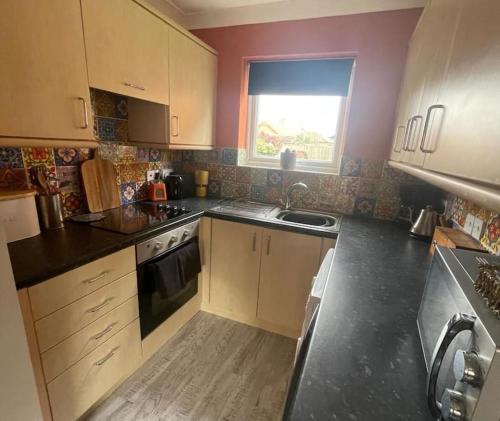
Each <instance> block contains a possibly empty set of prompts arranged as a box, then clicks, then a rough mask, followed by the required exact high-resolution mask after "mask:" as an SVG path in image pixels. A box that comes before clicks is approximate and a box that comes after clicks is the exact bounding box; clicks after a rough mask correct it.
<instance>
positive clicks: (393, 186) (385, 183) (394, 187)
mask: <svg viewBox="0 0 500 421" xmlns="http://www.w3.org/2000/svg"><path fill="white" fill-rule="evenodd" d="M399 190H400V184H399V183H398V182H397V181H391V180H381V182H380V183H378V186H377V199H386V200H395V199H398V198H399Z"/></svg>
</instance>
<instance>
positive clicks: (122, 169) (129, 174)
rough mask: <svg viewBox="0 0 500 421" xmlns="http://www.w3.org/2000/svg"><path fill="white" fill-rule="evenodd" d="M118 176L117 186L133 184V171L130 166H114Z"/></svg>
mask: <svg viewBox="0 0 500 421" xmlns="http://www.w3.org/2000/svg"><path fill="white" fill-rule="evenodd" d="M116 170H117V174H118V184H123V183H130V182H135V181H136V180H135V178H134V169H133V168H132V164H118V165H117V166H116Z"/></svg>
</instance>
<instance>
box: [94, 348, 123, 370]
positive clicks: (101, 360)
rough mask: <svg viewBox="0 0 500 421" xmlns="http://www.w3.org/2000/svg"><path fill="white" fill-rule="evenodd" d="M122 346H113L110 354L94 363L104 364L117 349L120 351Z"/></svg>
mask: <svg viewBox="0 0 500 421" xmlns="http://www.w3.org/2000/svg"><path fill="white" fill-rule="evenodd" d="M119 348H120V347H119V346H117V347H115V348H113V349H112V350H111V351H109V354H108V355H106V356H105V357H102V358H101V359H100V360H98V361H96V362H95V363H94V365H97V366H101V365H103V364H104V363H105V362H106V361H108V360H109V359H110V358H111V357H112V356H113V355H115V353H116V351H118V349H119Z"/></svg>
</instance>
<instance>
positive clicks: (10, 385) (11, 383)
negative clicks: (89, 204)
mask: <svg viewBox="0 0 500 421" xmlns="http://www.w3.org/2000/svg"><path fill="white" fill-rule="evenodd" d="M0 268H2V269H1V270H0V338H2V345H1V346H0V373H2V375H1V376H0V390H1V391H2V393H0V408H1V414H2V415H1V416H0V418H2V419H5V420H10V421H26V420H30V421H38V420H40V421H41V420H42V411H41V408H40V401H39V400H38V392H37V388H36V385H35V377H34V374H33V369H32V366H31V359H30V355H29V351H28V342H27V339H26V334H25V333H24V324H23V319H22V315H21V309H20V307H19V301H18V299H17V292H16V286H15V283H14V276H13V275H12V267H11V265H10V258H9V253H8V251H7V241H6V238H5V233H4V228H3V226H2V223H0Z"/></svg>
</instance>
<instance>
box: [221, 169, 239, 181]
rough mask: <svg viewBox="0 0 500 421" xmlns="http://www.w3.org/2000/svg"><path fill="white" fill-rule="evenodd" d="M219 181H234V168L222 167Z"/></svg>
mask: <svg viewBox="0 0 500 421" xmlns="http://www.w3.org/2000/svg"><path fill="white" fill-rule="evenodd" d="M221 180H222V181H231V182H235V181H236V167H233V166H228V165H223V166H222V167H221Z"/></svg>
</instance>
